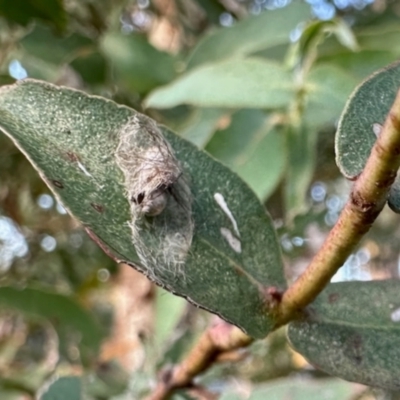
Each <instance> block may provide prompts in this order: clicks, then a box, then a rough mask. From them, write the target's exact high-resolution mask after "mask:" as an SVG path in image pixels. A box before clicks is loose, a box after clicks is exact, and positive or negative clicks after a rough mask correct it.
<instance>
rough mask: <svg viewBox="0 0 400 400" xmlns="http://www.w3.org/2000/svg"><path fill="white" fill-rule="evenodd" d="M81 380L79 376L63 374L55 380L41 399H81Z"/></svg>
mask: <svg viewBox="0 0 400 400" xmlns="http://www.w3.org/2000/svg"><path fill="white" fill-rule="evenodd" d="M81 399H82V396H81V380H80V379H79V377H77V376H63V377H61V378H58V379H57V380H56V381H54V382H53V383H52V384H51V385H50V386H49V387H48V389H47V390H46V391H45V392H44V393H43V395H42V396H41V397H40V400H81Z"/></svg>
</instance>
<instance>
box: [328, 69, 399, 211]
mask: <svg viewBox="0 0 400 400" xmlns="http://www.w3.org/2000/svg"><path fill="white" fill-rule="evenodd" d="M399 86H400V63H398V62H397V63H395V64H392V65H390V66H389V67H387V68H384V69H382V70H380V71H378V72H376V73H375V74H373V75H372V76H371V77H370V78H368V79H367V80H366V81H365V82H363V83H362V84H361V85H360V86H358V87H357V88H356V90H355V91H354V92H353V94H352V95H351V97H350V99H349V101H348V103H347V104H346V107H345V109H344V111H343V114H342V116H341V119H340V122H339V126H338V130H337V132H336V162H337V164H338V167H339V169H340V171H341V172H342V174H343V175H344V176H345V177H346V178H349V179H354V178H355V177H356V176H358V175H359V174H360V173H361V171H362V170H363V169H364V166H365V163H366V162H367V159H368V156H369V154H370V152H371V149H372V146H373V145H374V143H375V141H376V138H377V134H379V129H380V128H379V127H380V126H381V125H383V123H384V121H385V119H386V115H387V114H388V112H389V110H390V107H391V106H392V104H393V101H394V99H395V97H396V93H397V91H398V89H399ZM389 205H390V206H391V208H392V209H393V210H394V211H396V212H399V209H400V207H399V206H400V183H399V182H395V184H394V185H393V186H392V189H391V191H390V194H389Z"/></svg>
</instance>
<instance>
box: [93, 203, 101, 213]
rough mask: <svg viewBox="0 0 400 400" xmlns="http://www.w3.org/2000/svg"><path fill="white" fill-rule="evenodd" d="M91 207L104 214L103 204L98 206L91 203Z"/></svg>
mask: <svg viewBox="0 0 400 400" xmlns="http://www.w3.org/2000/svg"><path fill="white" fill-rule="evenodd" d="M90 205H91V206H92V207H93V208H94V209H95V210H96V211H97V212H99V213H103V212H104V207H103V206H102V205H101V204H97V203H90Z"/></svg>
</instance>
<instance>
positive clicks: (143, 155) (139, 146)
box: [115, 114, 194, 278]
mask: <svg viewBox="0 0 400 400" xmlns="http://www.w3.org/2000/svg"><path fill="white" fill-rule="evenodd" d="M118 137H119V144H118V146H117V149H116V152H115V157H116V162H117V165H118V167H119V168H120V169H121V171H122V172H123V174H124V177H125V182H124V185H125V189H126V192H127V198H128V200H129V202H130V210H131V220H130V221H129V226H130V228H131V231H132V242H133V244H134V246H135V248H136V251H137V254H138V255H139V258H140V260H141V262H142V264H143V265H144V266H145V267H146V268H147V273H148V274H149V275H151V276H153V278H154V277H155V276H156V273H155V271H158V270H160V269H163V270H166V269H167V270H170V271H172V272H173V273H176V271H181V267H182V266H183V265H184V263H185V260H186V256H187V253H188V251H189V249H190V246H191V243H192V236H193V227H194V224H193V220H192V211H191V210H192V207H191V206H192V198H191V191H190V187H189V184H188V182H187V179H186V176H185V174H184V171H183V169H182V167H181V164H180V163H179V161H178V159H177V158H176V157H175V154H174V152H173V150H172V148H171V146H170V144H169V143H168V142H167V140H166V139H165V138H164V136H163V134H162V132H161V130H160V129H159V127H158V126H157V124H156V123H155V122H154V121H153V120H151V119H150V118H148V117H146V116H144V115H141V114H135V116H133V117H132V118H130V120H129V121H128V123H127V124H126V125H124V126H123V127H122V128H121V130H120V131H119V132H118ZM148 217H151V218H148Z"/></svg>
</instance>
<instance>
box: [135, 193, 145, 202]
mask: <svg viewBox="0 0 400 400" xmlns="http://www.w3.org/2000/svg"><path fill="white" fill-rule="evenodd" d="M143 200H144V192H140V193H139V194H138V196H137V199H136V201H137V204H142V201H143Z"/></svg>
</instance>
